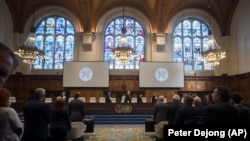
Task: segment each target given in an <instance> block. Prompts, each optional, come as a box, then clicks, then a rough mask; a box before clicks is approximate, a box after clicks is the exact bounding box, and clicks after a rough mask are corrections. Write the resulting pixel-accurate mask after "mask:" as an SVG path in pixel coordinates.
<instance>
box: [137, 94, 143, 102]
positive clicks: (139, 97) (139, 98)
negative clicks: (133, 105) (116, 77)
mask: <svg viewBox="0 0 250 141" xmlns="http://www.w3.org/2000/svg"><path fill="white" fill-rule="evenodd" d="M137 103H143V101H142V97H141V96H140V95H138V96H137Z"/></svg>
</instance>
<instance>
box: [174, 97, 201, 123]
mask: <svg viewBox="0 0 250 141" xmlns="http://www.w3.org/2000/svg"><path fill="white" fill-rule="evenodd" d="M192 104H193V96H191V95H186V96H184V102H183V106H182V107H180V108H179V109H178V110H177V111H176V115H175V119H174V123H173V124H181V125H183V124H193V118H195V117H199V116H201V114H202V113H201V111H200V110H199V109H198V108H197V107H194V106H193V105H192Z"/></svg>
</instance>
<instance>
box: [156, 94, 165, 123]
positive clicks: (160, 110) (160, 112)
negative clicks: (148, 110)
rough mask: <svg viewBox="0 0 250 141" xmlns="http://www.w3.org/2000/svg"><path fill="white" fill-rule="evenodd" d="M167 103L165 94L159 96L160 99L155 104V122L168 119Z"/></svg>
mask: <svg viewBox="0 0 250 141" xmlns="http://www.w3.org/2000/svg"><path fill="white" fill-rule="evenodd" d="M167 111H168V110H167V104H165V103H164V96H163V95H161V96H159V101H158V102H157V103H156V104H155V106H154V122H155V124H157V123H159V122H161V121H167Z"/></svg>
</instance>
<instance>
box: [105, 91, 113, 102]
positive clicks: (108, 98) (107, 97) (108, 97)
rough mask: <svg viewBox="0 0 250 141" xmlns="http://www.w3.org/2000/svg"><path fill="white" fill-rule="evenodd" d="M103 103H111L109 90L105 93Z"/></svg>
mask: <svg viewBox="0 0 250 141" xmlns="http://www.w3.org/2000/svg"><path fill="white" fill-rule="evenodd" d="M105 103H112V101H111V92H108V94H107V95H106V97H105Z"/></svg>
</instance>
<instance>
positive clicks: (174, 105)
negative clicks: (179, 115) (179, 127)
mask: <svg viewBox="0 0 250 141" xmlns="http://www.w3.org/2000/svg"><path fill="white" fill-rule="evenodd" d="M182 106H183V105H182V104H181V101H180V96H179V95H178V94H174V95H173V97H172V102H171V103H170V104H169V105H168V112H167V120H168V124H173V122H174V119H175V115H176V111H177V110H178V109H179V108H180V107H182Z"/></svg>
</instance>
